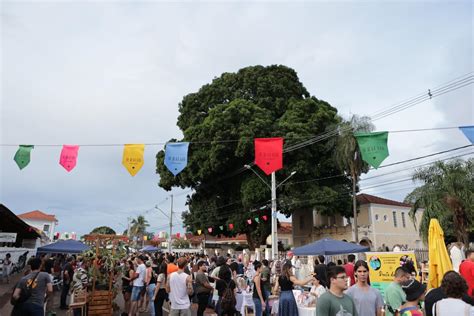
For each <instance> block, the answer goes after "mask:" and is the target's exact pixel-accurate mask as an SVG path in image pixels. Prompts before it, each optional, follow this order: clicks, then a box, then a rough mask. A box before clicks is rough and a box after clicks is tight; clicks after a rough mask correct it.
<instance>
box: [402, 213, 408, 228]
mask: <svg viewBox="0 0 474 316" xmlns="http://www.w3.org/2000/svg"><path fill="white" fill-rule="evenodd" d="M402 226H403V227H407V224H406V222H405V212H402Z"/></svg>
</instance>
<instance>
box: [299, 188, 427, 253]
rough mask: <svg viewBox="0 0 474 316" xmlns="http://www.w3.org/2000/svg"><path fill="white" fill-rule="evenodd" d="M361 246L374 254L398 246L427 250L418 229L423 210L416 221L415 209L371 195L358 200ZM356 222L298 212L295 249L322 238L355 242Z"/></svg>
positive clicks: (419, 212) (349, 219) (418, 213)
mask: <svg viewBox="0 0 474 316" xmlns="http://www.w3.org/2000/svg"><path fill="white" fill-rule="evenodd" d="M357 202H358V205H359V213H358V216H357V222H358V223H357V224H358V235H359V240H358V242H359V243H361V244H364V245H367V246H370V247H371V249H372V250H381V249H384V250H386V249H387V248H388V249H389V250H391V249H392V248H393V247H394V246H396V245H398V246H405V247H407V248H410V249H414V248H423V247H424V244H423V242H422V240H421V237H420V236H419V233H418V229H417V227H416V226H415V223H416V225H419V223H420V220H421V216H422V214H423V210H420V211H418V212H417V213H416V221H415V222H413V220H412V219H411V217H410V216H409V212H410V209H411V205H410V204H407V203H403V202H399V201H394V200H390V199H386V198H382V197H379V196H375V195H370V194H359V195H358V196H357ZM351 222H352V218H345V217H343V216H341V215H338V214H336V215H332V216H326V215H324V214H321V213H319V212H318V211H317V210H313V211H312V212H311V211H308V210H298V211H295V212H294V213H293V216H292V223H293V240H294V243H295V246H297V247H298V246H301V245H305V244H308V243H310V242H312V241H315V240H319V239H321V238H325V237H330V238H333V239H337V240H346V241H352V224H351Z"/></svg>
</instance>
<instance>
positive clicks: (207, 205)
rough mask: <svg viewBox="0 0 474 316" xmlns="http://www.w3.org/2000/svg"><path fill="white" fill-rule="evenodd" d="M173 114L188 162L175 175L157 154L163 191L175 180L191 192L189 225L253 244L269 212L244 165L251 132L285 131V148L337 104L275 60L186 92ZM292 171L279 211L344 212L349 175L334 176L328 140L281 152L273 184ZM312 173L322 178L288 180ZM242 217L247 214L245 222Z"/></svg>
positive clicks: (261, 237)
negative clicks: (187, 145) (281, 164)
mask: <svg viewBox="0 0 474 316" xmlns="http://www.w3.org/2000/svg"><path fill="white" fill-rule="evenodd" d="M179 112H180V115H179V118H178V123H177V124H178V126H179V128H180V129H181V131H182V132H183V135H184V137H183V139H182V141H189V142H191V145H190V148H189V155H188V165H187V167H186V169H185V170H184V171H183V172H181V173H180V174H179V175H177V176H176V177H174V176H173V175H172V174H171V173H170V172H169V171H168V170H167V169H166V167H165V166H164V164H163V160H164V151H160V152H158V154H157V156H156V157H157V173H158V174H159V175H160V182H159V185H160V186H161V187H162V188H164V189H166V190H171V188H172V187H174V186H179V187H182V188H185V187H189V188H192V189H193V190H194V192H193V194H191V195H189V196H188V200H187V204H188V207H189V212H186V213H184V214H183V219H184V223H185V225H186V226H187V229H188V231H193V232H196V230H198V229H203V231H204V232H205V233H206V234H207V233H208V232H207V229H206V228H207V227H213V231H212V233H211V234H213V235H216V234H223V235H227V236H228V235H232V234H235V233H244V234H246V235H247V240H248V243H249V246H250V248H251V249H253V248H254V247H255V246H258V245H260V244H263V243H264V242H265V239H266V237H267V236H268V234H269V233H270V220H268V221H267V222H266V223H263V222H262V221H261V222H260V223H255V221H254V220H253V219H254V218H255V217H256V216H257V215H263V214H265V215H267V216H268V217H270V216H269V215H270V212H269V209H270V190H269V189H268V187H267V185H265V183H263V182H262V181H261V179H259V178H258V177H257V176H256V175H255V174H254V173H253V172H251V171H249V170H247V169H246V168H244V165H245V164H249V163H251V162H252V161H253V159H254V143H253V140H254V138H255V137H276V136H280V137H284V139H285V148H291V146H292V145H295V144H300V143H302V142H303V141H306V140H310V139H313V138H314V136H315V135H319V134H321V133H324V132H325V131H326V129H327V128H328V126H332V125H334V124H337V123H339V122H340V118H339V116H338V115H337V110H336V109H335V108H334V107H332V106H331V105H330V104H329V103H327V102H325V101H322V100H319V99H317V98H316V97H314V96H311V95H310V94H309V92H308V91H307V90H306V88H305V87H304V86H303V84H302V83H301V82H300V81H299V79H298V76H297V74H296V72H295V71H294V70H293V69H291V68H288V67H285V66H276V65H275V66H268V67H263V66H254V67H247V68H243V69H240V70H239V71H238V72H237V73H224V74H222V75H221V76H220V77H218V78H215V79H214V80H213V81H212V83H210V84H206V85H204V86H202V87H201V88H200V89H199V91H198V92H195V93H190V94H188V95H186V96H184V98H183V100H182V102H181V103H180V104H179ZM254 168H255V169H254V170H255V171H256V172H259V173H260V174H261V175H262V177H264V178H266V179H268V183H269V182H270V177H266V176H265V174H264V173H263V172H261V171H260V170H259V169H258V168H257V167H254ZM292 171H297V173H296V175H295V176H294V177H293V178H292V179H291V181H289V182H288V183H285V185H282V186H281V187H280V188H279V189H278V192H277V196H278V209H279V211H280V212H282V213H283V214H285V215H287V216H289V215H291V214H292V212H293V211H294V210H295V209H306V210H308V211H311V210H312V209H313V208H317V209H318V210H319V211H321V212H323V213H325V214H332V213H334V212H342V213H344V212H347V211H349V212H350V196H349V195H348V194H346V195H343V196H341V194H340V192H347V191H348V190H350V180H349V179H348V178H346V177H332V176H334V174H338V173H340V170H339V168H338V166H337V165H336V163H335V162H334V159H332V148H331V147H329V146H327V143H326V142H316V143H314V144H312V145H311V146H306V147H304V148H302V149H298V150H293V151H289V150H288V151H287V152H285V154H284V168H283V169H282V170H279V171H278V172H277V173H276V177H277V182H280V181H282V180H283V179H285V178H286V177H288V176H289V175H290V174H291V172H292ZM318 178H327V179H325V180H320V181H309V182H305V183H299V184H294V183H296V182H298V181H299V180H307V179H318ZM292 182H293V183H292ZM344 215H348V214H347V213H345V214H344ZM247 219H252V224H251V225H248V224H247ZM229 223H233V224H234V230H233V231H229V230H228V224H229ZM219 226H223V228H224V229H223V230H221V229H219Z"/></svg>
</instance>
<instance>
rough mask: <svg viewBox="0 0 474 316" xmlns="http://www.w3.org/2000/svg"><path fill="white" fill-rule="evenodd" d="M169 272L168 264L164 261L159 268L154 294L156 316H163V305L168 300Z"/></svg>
mask: <svg viewBox="0 0 474 316" xmlns="http://www.w3.org/2000/svg"><path fill="white" fill-rule="evenodd" d="M167 271H168V264H167V263H166V261H165V260H163V261H162V262H161V264H160V265H159V266H158V276H157V278H156V286H155V292H154V294H153V304H154V307H155V316H163V303H164V302H165V300H166V299H168V293H166V281H167V277H168V272H167Z"/></svg>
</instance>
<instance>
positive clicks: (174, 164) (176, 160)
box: [165, 142, 189, 176]
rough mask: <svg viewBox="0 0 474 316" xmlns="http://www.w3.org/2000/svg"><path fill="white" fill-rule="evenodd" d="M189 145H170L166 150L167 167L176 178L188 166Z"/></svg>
mask: <svg viewBox="0 0 474 316" xmlns="http://www.w3.org/2000/svg"><path fill="white" fill-rule="evenodd" d="M188 147H189V143H187V142H184V143H168V144H166V149H165V166H166V168H168V170H169V171H170V172H171V173H172V174H173V175H174V176H176V175H177V174H178V173H180V172H181V171H183V169H184V168H186V166H187V164H188Z"/></svg>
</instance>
